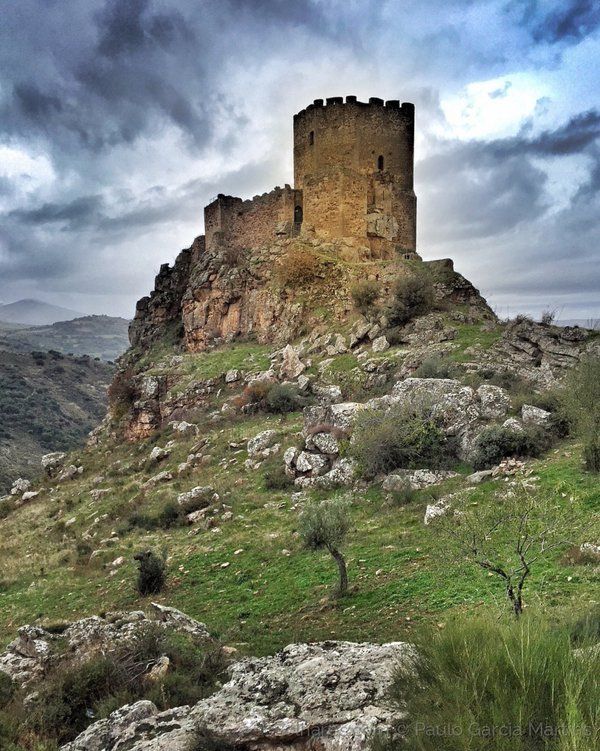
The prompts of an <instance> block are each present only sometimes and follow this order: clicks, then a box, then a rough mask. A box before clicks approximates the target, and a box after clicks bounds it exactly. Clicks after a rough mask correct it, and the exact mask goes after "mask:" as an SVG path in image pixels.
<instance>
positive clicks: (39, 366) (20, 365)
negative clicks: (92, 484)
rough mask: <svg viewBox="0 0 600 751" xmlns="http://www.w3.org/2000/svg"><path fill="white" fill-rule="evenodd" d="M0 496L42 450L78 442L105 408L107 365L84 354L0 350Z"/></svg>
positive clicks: (30, 471)
mask: <svg viewBox="0 0 600 751" xmlns="http://www.w3.org/2000/svg"><path fill="white" fill-rule="evenodd" d="M0 355H1V357H0V495H2V494H3V492H5V491H6V490H8V489H9V488H10V484H11V482H12V481H13V480H15V479H16V478H17V477H19V475H22V476H24V477H31V476H33V475H34V474H36V473H37V472H38V470H39V460H40V457H41V456H42V454H45V453H48V452H49V451H64V450H68V449H71V448H73V447H74V446H77V445H80V444H81V443H83V441H84V439H85V436H86V435H87V433H88V432H89V431H90V430H91V429H92V428H93V427H94V426H95V425H96V424H97V423H98V422H99V421H100V419H101V418H102V417H103V415H104V413H105V411H106V388H107V386H108V384H109V383H110V380H111V378H112V373H113V368H112V366H109V365H107V364H106V363H101V362H96V361H95V360H91V359H89V358H73V357H67V356H62V355H58V354H57V353H55V354H54V355H52V354H43V353H39V354H38V355H36V356H32V355H30V354H18V353H13V352H2V353H0Z"/></svg>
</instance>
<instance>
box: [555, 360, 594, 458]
mask: <svg viewBox="0 0 600 751" xmlns="http://www.w3.org/2000/svg"><path fill="white" fill-rule="evenodd" d="M563 403H564V407H565V411H566V414H567V415H568V416H569V418H570V420H571V422H572V424H573V427H574V429H575V431H576V433H577V435H578V436H580V437H581V438H582V440H583V459H584V463H585V467H586V469H587V470H589V471H590V472H600V357H590V356H588V357H586V358H585V359H583V360H582V361H581V363H580V364H579V365H578V366H577V368H576V369H575V370H574V371H573V372H572V373H571V374H570V377H569V378H568V379H567V383H566V385H565V389H564V391H563Z"/></svg>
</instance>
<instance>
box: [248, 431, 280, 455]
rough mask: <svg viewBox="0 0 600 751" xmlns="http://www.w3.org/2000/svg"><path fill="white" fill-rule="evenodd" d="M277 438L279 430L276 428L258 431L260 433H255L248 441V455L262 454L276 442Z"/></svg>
mask: <svg viewBox="0 0 600 751" xmlns="http://www.w3.org/2000/svg"><path fill="white" fill-rule="evenodd" d="M276 438H277V431H275V430H263V431H262V433H258V435H255V436H254V438H251V439H250V440H249V441H248V444H247V450H248V456H250V457H255V456H261V455H262V453H263V452H264V451H265V449H268V448H269V447H270V446H272V445H273V444H274V443H275V439H276Z"/></svg>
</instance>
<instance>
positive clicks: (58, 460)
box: [42, 451, 67, 477]
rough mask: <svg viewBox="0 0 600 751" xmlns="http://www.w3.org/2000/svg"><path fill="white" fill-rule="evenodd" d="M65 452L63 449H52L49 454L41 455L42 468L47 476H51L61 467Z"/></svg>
mask: <svg viewBox="0 0 600 751" xmlns="http://www.w3.org/2000/svg"><path fill="white" fill-rule="evenodd" d="M66 456H67V455H66V454H65V453H64V452H63V451H53V452H52V453H51V454H44V456H42V469H43V470H44V471H45V472H46V474H47V475H48V476H49V477H52V476H53V475H55V474H56V472H57V471H58V470H59V469H60V467H62V465H63V463H64V461H65V459H66Z"/></svg>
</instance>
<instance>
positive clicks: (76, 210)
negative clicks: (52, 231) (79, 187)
mask: <svg viewBox="0 0 600 751" xmlns="http://www.w3.org/2000/svg"><path fill="white" fill-rule="evenodd" d="M101 206H102V199H101V197H100V196H82V197H81V198H76V199H75V200H73V201H69V202H68V203H65V204H58V203H45V204H43V206H40V207H39V208H36V209H15V210H14V211H11V212H9V214H8V216H9V218H11V219H16V220H17V221H18V222H20V223H22V224H30V225H42V224H54V223H56V222H60V223H67V224H68V225H69V226H70V227H71V228H72V229H76V228H79V227H81V226H82V225H85V224H89V223H90V220H91V219H92V218H94V217H97V215H98V211H99V209H100V207H101Z"/></svg>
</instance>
